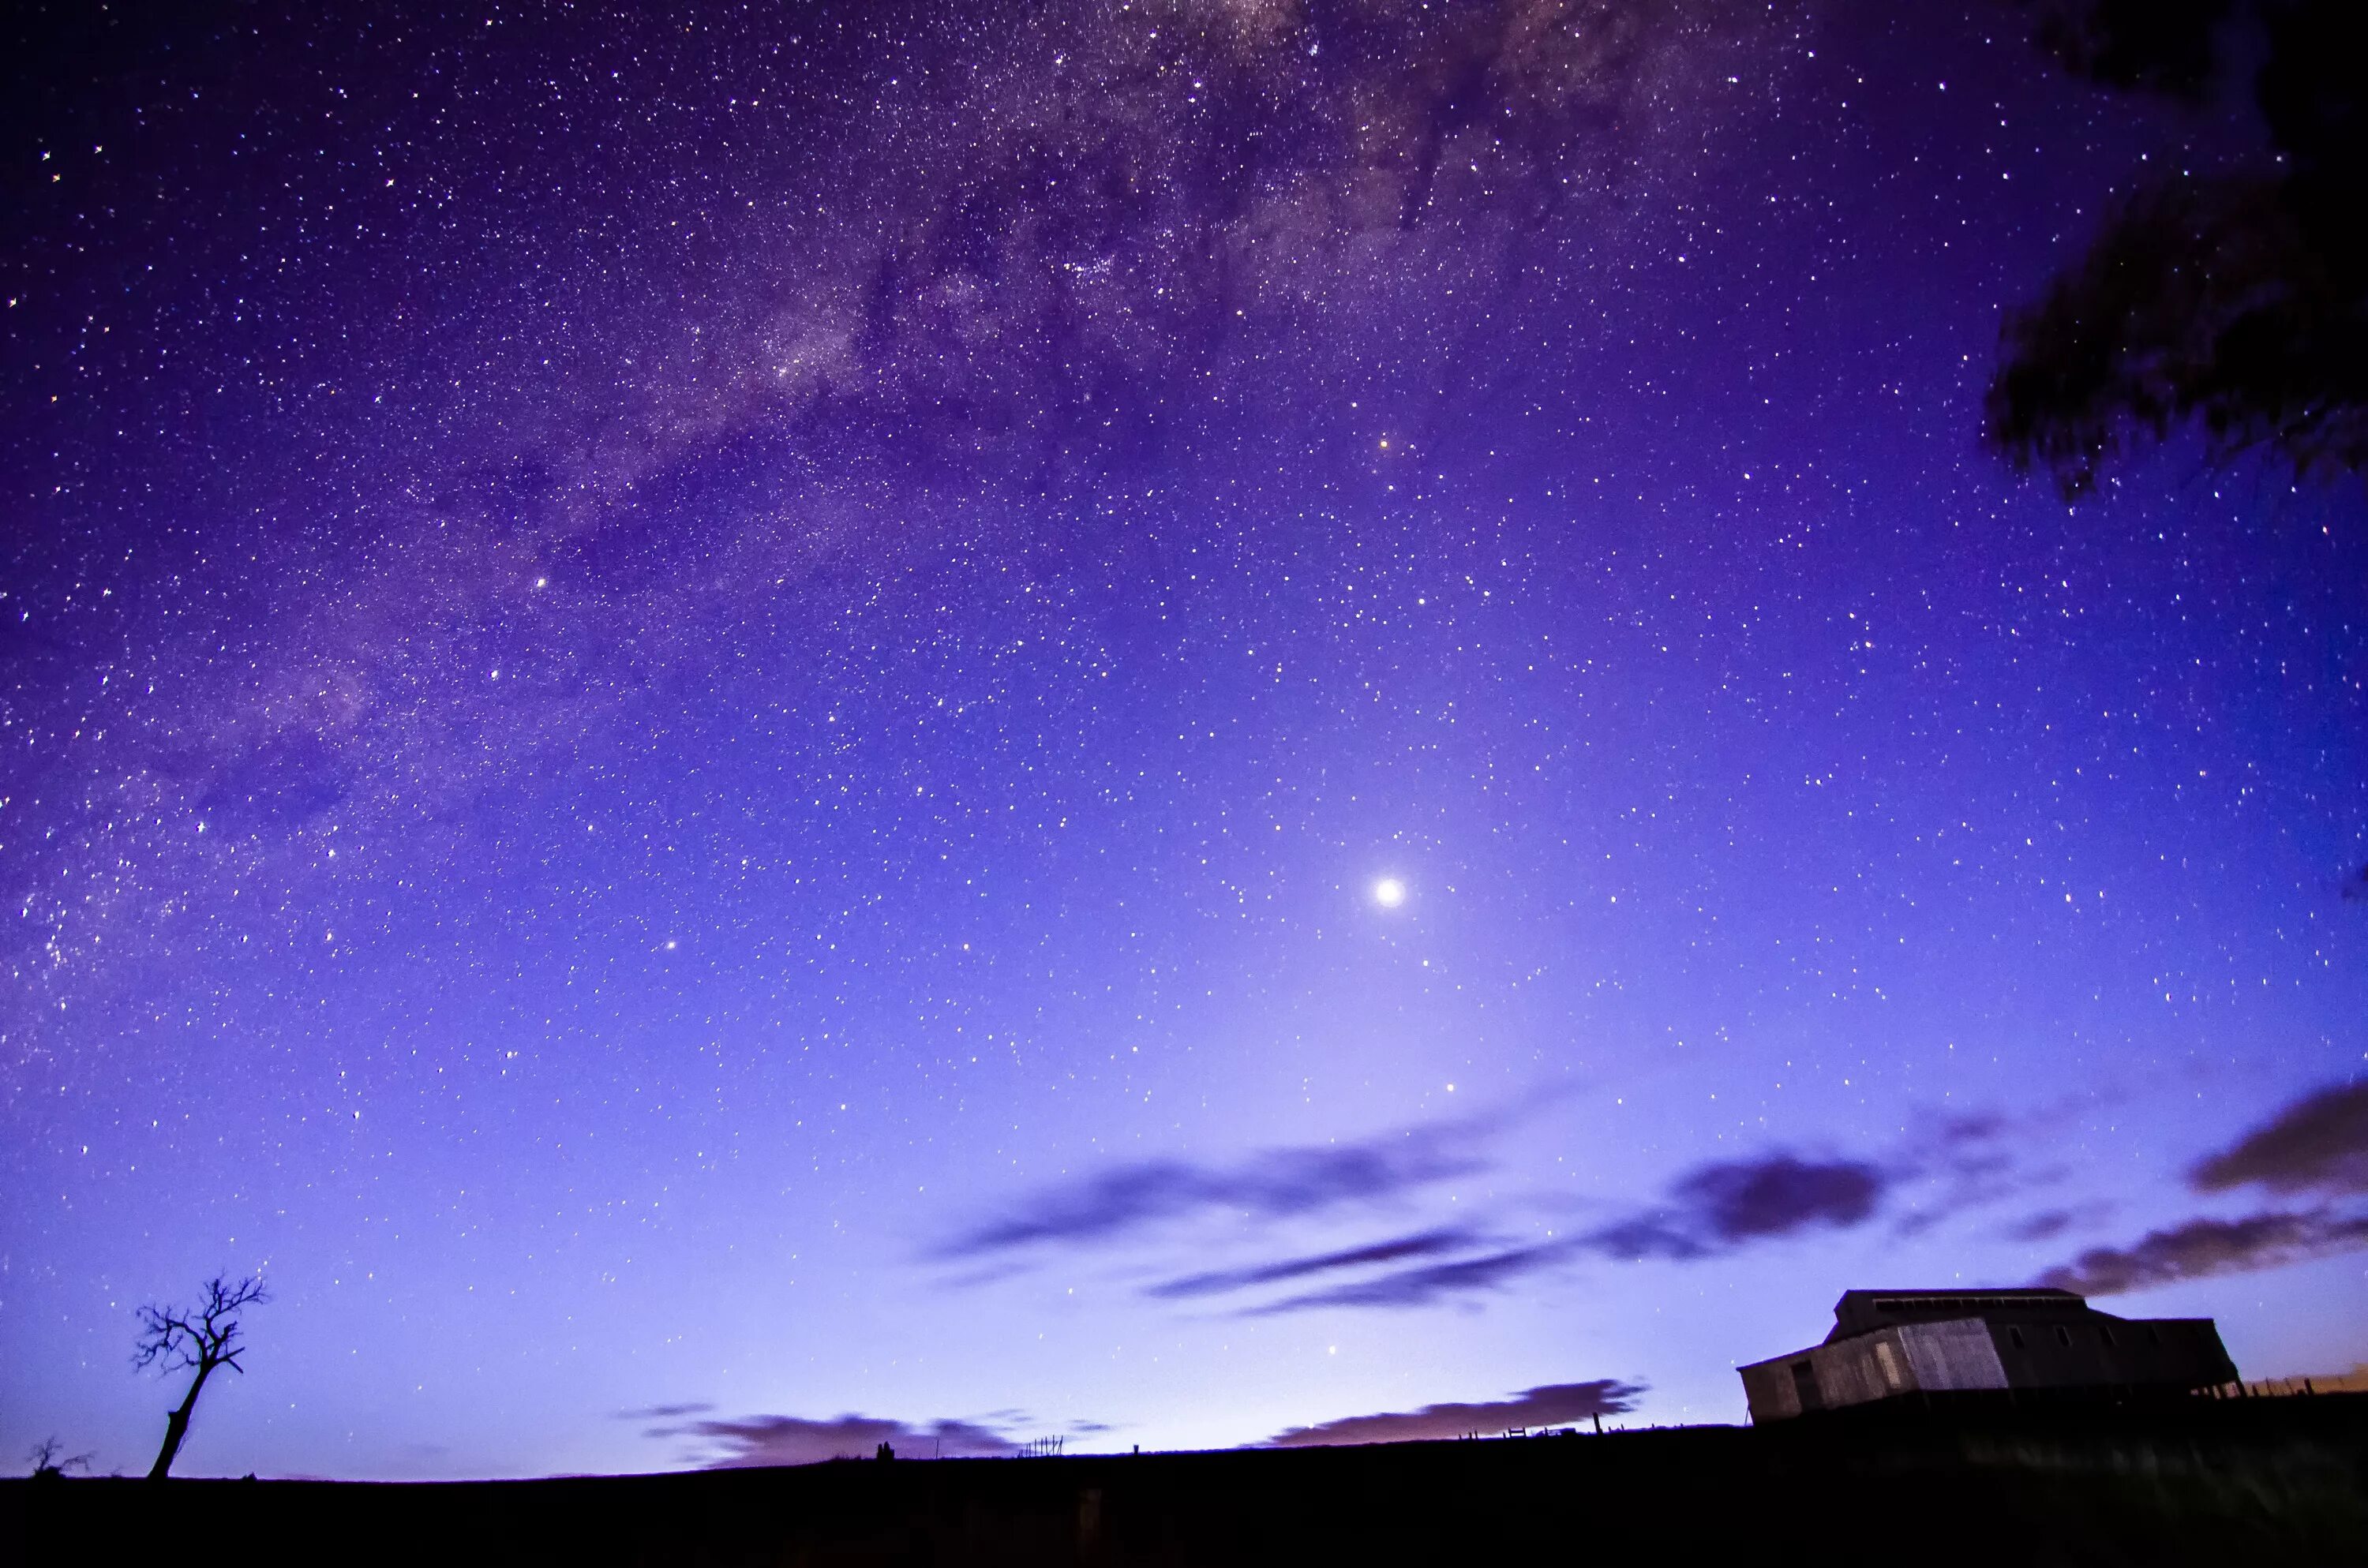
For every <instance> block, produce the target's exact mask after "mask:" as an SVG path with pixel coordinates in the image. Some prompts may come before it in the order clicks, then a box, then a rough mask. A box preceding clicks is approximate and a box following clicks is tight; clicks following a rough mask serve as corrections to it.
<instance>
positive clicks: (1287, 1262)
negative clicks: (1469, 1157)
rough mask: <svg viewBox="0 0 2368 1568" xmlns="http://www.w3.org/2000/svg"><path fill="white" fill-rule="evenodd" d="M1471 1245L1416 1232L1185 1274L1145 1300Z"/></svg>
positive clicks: (1463, 1239) (1470, 1240) (1216, 1291)
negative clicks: (1305, 1254) (1340, 1248)
mask: <svg viewBox="0 0 2368 1568" xmlns="http://www.w3.org/2000/svg"><path fill="white" fill-rule="evenodd" d="M1474 1244H1475V1238H1474V1236H1473V1234H1472V1233H1471V1232H1469V1231H1466V1230H1463V1229H1462V1228H1461V1227H1456V1226H1449V1227H1445V1228H1442V1229H1440V1230H1435V1231H1418V1232H1417V1233H1415V1234H1413V1235H1410V1236H1395V1237H1393V1238H1391V1239H1390V1240H1388V1241H1385V1242H1374V1243H1372V1244H1368V1245H1365V1246H1359V1247H1349V1248H1347V1249H1345V1250H1343V1251H1340V1252H1327V1253H1319V1254H1317V1255H1315V1256H1313V1257H1287V1258H1283V1259H1281V1260H1280V1261H1277V1262H1274V1263H1265V1264H1259V1265H1257V1266H1255V1267H1249V1268H1221V1269H1212V1270H1210V1271H1208V1272H1205V1273H1201V1274H1187V1275H1185V1276H1183V1277H1182V1278H1177V1279H1168V1280H1164V1281H1162V1282H1161V1283H1159V1284H1157V1285H1154V1286H1151V1287H1149V1288H1148V1289H1146V1290H1144V1295H1146V1296H1157V1297H1161V1298H1164V1299H1167V1300H1176V1299H1179V1298H1185V1297H1191V1296H1215V1295H1222V1294H1224V1292H1226V1291H1228V1290H1247V1289H1248V1288H1250V1287H1252V1286H1256V1285H1274V1284H1280V1283H1281V1282H1282V1281H1283V1280H1286V1279H1304V1278H1306V1277H1307V1276H1308V1275H1311V1274H1326V1273H1329V1272H1332V1271H1333V1270H1336V1269H1342V1268H1358V1267H1363V1266H1365V1265H1368V1264H1375V1263H1401V1262H1404V1261H1405V1260H1406V1259H1407V1258H1413V1257H1435V1256H1439V1255H1440V1254H1441V1253H1449V1252H1461V1251H1463V1250H1464V1249H1465V1248H1467V1247H1470V1246H1472V1245H1474Z"/></svg>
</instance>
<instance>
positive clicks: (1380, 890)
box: [1373, 877, 1406, 909]
mask: <svg viewBox="0 0 2368 1568" xmlns="http://www.w3.org/2000/svg"><path fill="white" fill-rule="evenodd" d="M1373 902H1374V903H1378V904H1380V905H1381V906H1382V907H1383V909H1395V908H1396V907H1397V906H1398V905H1399V904H1402V903H1405V902H1406V883H1404V882H1402V881H1398V879H1397V878H1395V877H1383V879H1382V880H1381V881H1378V882H1375V883H1374V884H1373Z"/></svg>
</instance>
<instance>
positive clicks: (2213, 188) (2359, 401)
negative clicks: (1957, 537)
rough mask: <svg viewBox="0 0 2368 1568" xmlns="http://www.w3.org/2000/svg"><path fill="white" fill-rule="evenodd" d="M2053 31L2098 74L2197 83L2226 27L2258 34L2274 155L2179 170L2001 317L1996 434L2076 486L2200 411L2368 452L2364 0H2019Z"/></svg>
mask: <svg viewBox="0 0 2368 1568" xmlns="http://www.w3.org/2000/svg"><path fill="white" fill-rule="evenodd" d="M2017 3H2018V4H2020V5H2021V6H2024V7H2025V8H2027V9H2031V10H2034V11H2035V12H2036V13H2037V28H2036V33H2037V38H2038V41H2039V42H2040V44H2041V45H2042V46H2043V47H2044V48H2045V49H2047V50H2048V51H2050V52H2052V53H2054V54H2055V56H2056V57H2057V58H2058V59H2059V60H2061V61H2062V62H2064V63H2065V64H2066V66H2067V67H2069V68H2070V69H2072V70H2073V71H2075V72H2077V73H2078V74H2082V75H2085V76H2087V77H2089V79H2091V80H2093V81H2096V82H2099V83H2100V84H2102V85H2107V86H2111V87H2116V88H2121V89H2125V90H2135V91H2142V92H2152V93H2156V94H2159V95H2163V96H2167V97H2172V98H2175V99H2179V100H2182V101H2185V102H2188V103H2191V104H2192V103H2197V102H2200V101H2201V100H2202V99H2203V97H2204V95H2205V93H2206V92H2207V90H2208V88H2209V87H2210V85H2211V82H2212V79H2213V74H2214V62H2215V59H2216V58H2217V57H2218V56H2219V54H2220V53H2221V52H2222V51H2223V50H2224V49H2225V48H2226V43H2227V40H2229V39H2230V37H2231V35H2232V32H2233V31H2235V30H2237V29H2243V30H2244V31H2245V32H2246V33H2247V34H2248V36H2249V37H2251V38H2253V39H2254V40H2258V41H2257V43H2256V44H2255V46H2254V47H2255V48H2256V49H2257V51H2258V52H2259V55H2260V61H2261V63H2260V70H2259V72H2258V73H2257V74H2256V75H2255V77H2254V80H2253V83H2252V97H2253V102H2254V104H2255V106H2256V108H2258V109H2259V110H2260V118H2261V121H2262V125H2263V127H2264V129H2265V130H2266V131H2267V135H2268V142H2269V146H2268V149H2267V153H2266V155H2265V156H2264V157H2262V158H2261V159H2260V160H2258V161H2257V162H2256V163H2255V164H2253V165H2250V166H2248V167H2244V168H2242V169H2240V170H2238V171H2237V172H2235V173H2228V174H2219V175H2214V176H2210V177H2207V178H2190V177H2188V176H2186V174H2185V173H2183V172H2182V173H2180V174H2178V175H2175V176H2174V175H2169V174H2166V175H2165V176H2162V177H2161V178H2159V179H2157V180H2156V181H2154V182H2152V183H2150V184H2148V185H2146V186H2144V187H2140V188H2139V189H2137V190H2136V191H2135V192H2133V193H2132V194H2131V195H2129V196H2128V197H2126V198H2124V199H2123V200H2122V201H2121V202H2120V203H2118V204H2117V205H2116V206H2115V208H2114V209H2113V210H2112V212H2111V213H2110V214H2109V215H2108V217H2107V219H2106V221H2105V224H2104V227H2103V230H2102V231H2101V232H2100V233H2099V235H2098V236H2097V238H2096V240H2095V241H2094V243H2093V244H2091V245H2090V246H2089V252H2088V254H2087V255H2086V256H2083V257H2082V258H2081V259H2080V260H2079V261H2078V262H2077V263H2076V264H2074V265H2073V266H2072V267H2069V268H2067V269H2066V271H2065V272H2064V273H2062V274H2061V275H2060V276H2058V277H2057V278H2056V279H2055V282H2054V283H2053V284H2052V285H2051V286H2050V288H2049V289H2048V290H2047V293H2046V295H2045V296H2044V298H2043V299H2041V300H2040V301H2038V302H2036V303H2035V304H2032V305H2030V306H2027V307H2025V308H2024V309H2022V310H2021V311H2020V312H2016V313H2015V314H2014V315H2013V316H2011V317H2010V318H2009V320H2008V322H2007V324H2006V326H2005V329H2004V331H2003V334H2002V342H2001V352H2000V356H1999V361H1998V367H1997V369H1996V371H1995V373H1994V374H1993V376H1992V379H1991V381H1990V385H1989V391H1988V394H1987V399H1986V401H1985V412H1986V415H1987V421H1986V428H1985V435H1986V437H1987V439H1988V441H1989V442H1990V443H1991V445H1992V446H1994V447H1995V448H1996V449H1998V450H2000V451H2002V452H2003V453H2004V454H2005V455H2006V456H2007V457H2008V459H2009V460H2010V461H2012V462H2013V463H2014V464H2015V465H2016V466H2017V467H2018V468H2021V469H2024V470H2030V469H2034V468H2044V469H2045V470H2047V471H2048V472H2051V473H2052V474H2053V475H2054V477H2055V481H2056V483H2057V484H2058V485H2059V486H2060V487H2061V488H2062V490H2063V491H2064V493H2065V494H2066V496H2067V497H2074V496H2078V495H2080V494H2085V493H2086V492H2088V491H2089V490H2090V489H2092V488H2093V487H2094V486H2095V484H2096V483H2097V477H2098V472H2099V470H2100V468H2101V467H2103V466H2104V465H2105V464H2106V463H2108V462H2109V461H2110V460H2112V459H2113V458H2115V457H2116V456H2118V455H2119V454H2120V453H2121V452H2122V450H2123V449H2124V447H2125V446H2127V445H2128V444H2130V442H2131V441H2132V439H2133V438H2134V437H2138V438H2144V439H2147V440H2159V439H2161V438H2162V437H2165V436H2167V435H2169V433H2170V431H2171V430H2172V429H2173V428H2174V427H2179V426H2190V425H2194V426H2201V427H2202V429H2203V432H2204V434H2205V435H2206V437H2208V439H2209V440H2210V442H2211V445H2212V448H2213V450H2214V454H2215V456H2217V457H2219V458H2222V459H2226V458H2230V457H2233V456H2235V455H2237V454H2238V453H2240V452H2244V451H2248V450H2258V451H2264V452H2267V453H2270V454H2271V455H2272V456H2274V457H2275V458H2277V459H2279V460H2283V461H2284V462H2285V463H2286V464H2287V465H2288V466H2290V467H2291V468H2292V469H2294V471H2295V472H2297V473H2304V474H2307V473H2314V472H2352V473H2357V472H2362V471H2363V470H2368V224H2363V223H2362V222H2360V221H2359V210H2360V207H2361V202H2362V196H2361V193H2362V191H2363V190H2368V89H2363V83H2368V70H2363V68H2362V62H2363V59H2368V5H2363V4H2362V3H2361V0H2017Z"/></svg>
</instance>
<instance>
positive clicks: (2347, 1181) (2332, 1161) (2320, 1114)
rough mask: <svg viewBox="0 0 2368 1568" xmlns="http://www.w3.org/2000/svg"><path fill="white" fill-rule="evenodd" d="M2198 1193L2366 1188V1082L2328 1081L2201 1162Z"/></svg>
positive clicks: (2197, 1172) (2196, 1179) (2195, 1181)
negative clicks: (2258, 1188) (2234, 1189)
mask: <svg viewBox="0 0 2368 1568" xmlns="http://www.w3.org/2000/svg"><path fill="white" fill-rule="evenodd" d="M2189 1179H2190V1180H2191V1181H2192V1183H2193V1184H2194V1186H2195V1187H2196V1189H2197V1190H2198V1191H2201V1192H2225V1191H2226V1190H2227V1189H2228V1188H2230V1187H2246V1186H2254V1185H2258V1186H2261V1187H2268V1188H2269V1189H2270V1190H2271V1191H2272V1192H2305V1191H2313V1190H2316V1191H2320V1192H2337V1193H2348V1192H2368V1082H2362V1083H2357V1084H2330V1085H2328V1086H2327V1087H2325V1088H2323V1089H2320V1090H2318V1091H2317V1092H2316V1093H2314V1094H2310V1095H2305V1096H2303V1097H2302V1098H2301V1099H2299V1100H2296V1101H2295V1102H2294V1104H2292V1105H2290V1106H2288V1107H2286V1108H2285V1109H2284V1110H2283V1111H2281V1112H2279V1113H2278V1114H2277V1116H2275V1117H2274V1118H2272V1119H2271V1120H2270V1121H2269V1122H2268V1123H2267V1124H2266V1125H2264V1126H2261V1127H2257V1128H2255V1129H2254V1130H2253V1131H2250V1132H2248V1133H2247V1134H2246V1135H2245V1136H2244V1137H2243V1138H2242V1139H2240V1140H2238V1141H2237V1146H2236V1147H2235V1148H2233V1149H2228V1150H2226V1151H2224V1152H2223V1153H2217V1154H2214V1155H2213V1156H2212V1157H2211V1158H2210V1159H2207V1160H2205V1161H2203V1163H2202V1164H2201V1165H2197V1166H2196V1167H2195V1169H2194V1170H2193V1171H2192V1172H2191V1173H2190V1175H2189Z"/></svg>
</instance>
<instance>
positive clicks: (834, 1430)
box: [649, 1407, 1020, 1470]
mask: <svg viewBox="0 0 2368 1568" xmlns="http://www.w3.org/2000/svg"><path fill="white" fill-rule="evenodd" d="M660 1408H664V1407H660ZM702 1408H703V1407H702ZM649 1436H651V1437H690V1438H693V1439H695V1440H697V1441H699V1442H701V1443H705V1444H710V1445H713V1446H716V1447H720V1448H721V1449H723V1452H722V1453H721V1454H719V1455H716V1456H715V1457H713V1458H711V1459H709V1460H707V1461H706V1463H707V1466H708V1468H709V1469H711V1470H744V1469H750V1468H755V1467H759V1466H765V1465H787V1464H819V1463H821V1462H822V1461H823V1460H834V1459H870V1458H871V1456H872V1454H873V1452H874V1451H876V1450H877V1449H878V1448H879V1447H880V1445H881V1444H882V1443H887V1444H890V1445H891V1446H893V1447H894V1449H895V1450H896V1456H897V1457H898V1458H899V1459H936V1458H945V1459H994V1458H999V1457H1002V1456H1005V1455H1008V1454H1016V1453H1018V1452H1019V1449H1020V1445H1019V1444H1018V1443H1016V1442H1014V1441H1012V1440H1011V1439H1010V1438H1008V1437H1005V1436H1004V1435H1003V1434H1002V1433H1001V1432H998V1431H996V1429H995V1428H994V1427H992V1426H985V1425H983V1424H981V1423H979V1422H975V1421H956V1420H939V1421H932V1422H929V1423H928V1424H927V1425H924V1426H913V1425H911V1424H909V1423H906V1422H903V1421H895V1420H891V1419H888V1418H886V1417H884V1416H876V1415H840V1416H835V1417H833V1418H832V1419H830V1420H827V1421H815V1420H811V1419H809V1418H807V1417H805V1416H803V1415H749V1416H744V1417H742V1418H741V1419H739V1420H736V1421H694V1422H691V1423H689V1424H688V1425H687V1426H672V1427H659V1428H657V1429H655V1430H654V1431H652V1432H651V1433H650V1434H649Z"/></svg>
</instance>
